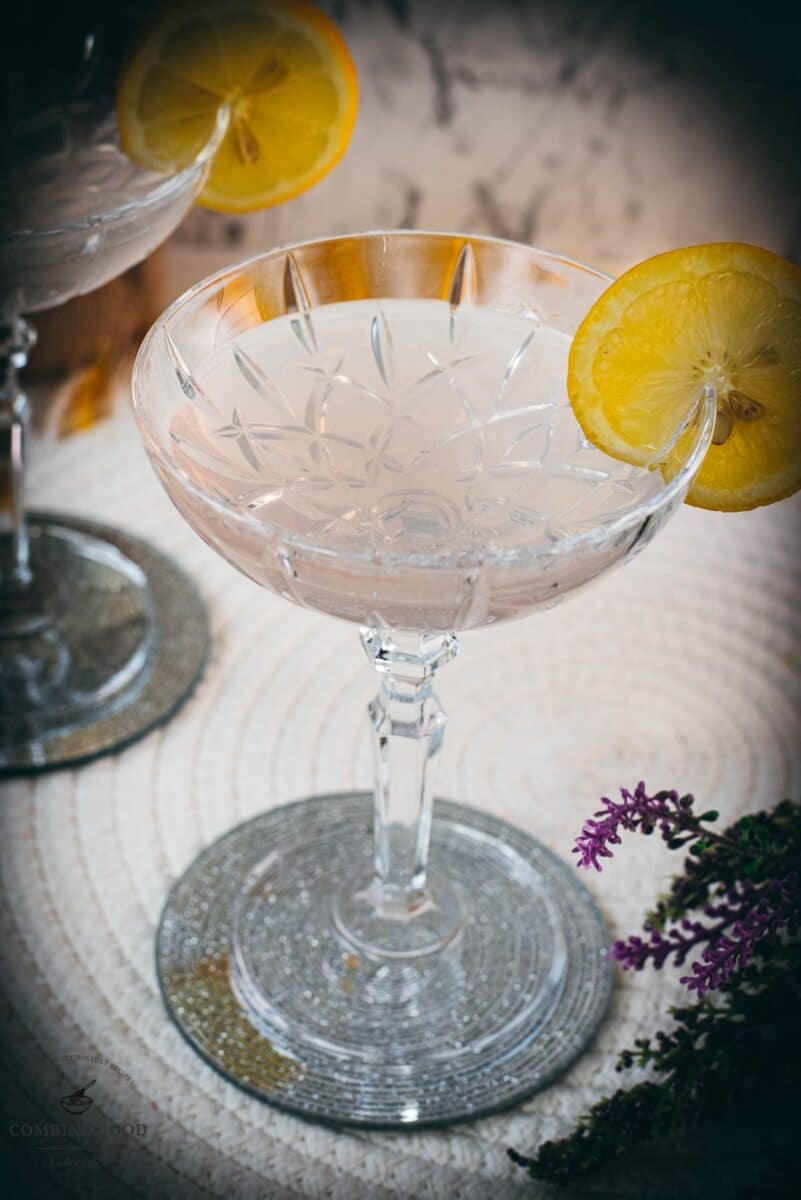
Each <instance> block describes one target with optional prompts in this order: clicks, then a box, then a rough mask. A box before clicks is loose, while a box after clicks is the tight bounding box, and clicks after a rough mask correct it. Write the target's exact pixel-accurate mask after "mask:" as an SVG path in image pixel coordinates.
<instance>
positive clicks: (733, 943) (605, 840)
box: [573, 782, 801, 1000]
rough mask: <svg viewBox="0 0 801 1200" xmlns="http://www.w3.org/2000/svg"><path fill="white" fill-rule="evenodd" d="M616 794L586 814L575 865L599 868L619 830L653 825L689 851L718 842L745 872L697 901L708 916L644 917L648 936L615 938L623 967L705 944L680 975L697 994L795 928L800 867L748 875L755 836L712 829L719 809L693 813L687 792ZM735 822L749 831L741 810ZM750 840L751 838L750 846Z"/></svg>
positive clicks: (641, 789) (613, 953) (658, 963)
mask: <svg viewBox="0 0 801 1200" xmlns="http://www.w3.org/2000/svg"><path fill="white" fill-rule="evenodd" d="M620 795H621V799H620V801H615V800H610V799H609V798H608V797H604V798H603V804H604V807H603V808H602V809H599V811H598V812H596V813H595V814H594V817H593V818H591V819H590V820H587V821H585V822H584V825H583V827H582V830H581V833H580V834H579V836H578V838H577V839H576V845H575V847H574V848H573V853H574V854H577V855H578V863H577V866H579V867H584V868H585V869H589V868H590V867H594V868H595V870H596V871H600V870H602V869H603V868H602V865H601V861H600V860H601V859H603V858H612V857H613V854H612V850H611V847H612V846H618V845H620V843H621V841H622V838H621V836H620V835H621V833H622V832H624V831H625V832H639V833H644V834H651V833H653V832H654V830H657V829H658V830H659V833H660V835H661V837H662V840H663V841H664V842H665V843H666V844H667V845H668V847H670V849H677V848H678V847H680V846H685V845H688V844H689V849H690V853H691V854H694V855H696V856H698V855H703V854H704V851H706V850H707V849H708V848H709V847H710V846H715V847H716V850H717V851H720V850H723V851H725V852H726V853H727V854H729V855H733V856H734V858H735V859H737V860H739V861H740V864H741V867H743V868H745V869H744V876H745V877H744V878H743V879H741V880H739V881H738V880H735V881H734V882H732V883H730V884H729V885H728V887H724V886H723V885H720V884H719V885H718V886H717V887H716V888H715V889H714V892H715V893H716V899H715V900H714V901H710V902H709V903H707V904H705V905H704V906H703V908H702V913H703V916H704V917H705V918H707V920H706V921H703V920H693V919H691V918H690V917H684V918H683V919H682V920H681V921H680V922H679V923H678V924H677V925H674V926H672V927H671V928H669V929H668V930H666V931H663V930H662V929H660V928H657V927H656V926H655V925H654V924H651V925H650V926H649V925H646V934H647V936H646V937H640V936H638V935H636V934H635V935H632V936H631V937H629V938H627V939H624V940H618V941H616V942H614V943H613V945H612V947H611V949H610V951H609V957H610V958H611V959H613V960H614V961H616V962H618V963H620V965H621V966H622V967H623V969H624V970H634V971H641V970H642V969H643V967H645V966H646V964H649V963H650V965H651V966H653V967H654V968H655V969H656V970H660V969H661V968H662V967H663V966H664V964H665V963H666V962H668V961H672V963H673V965H674V966H681V965H682V964H683V963H684V962H685V960H686V959H687V957H688V955H689V953H690V951H691V950H694V949H696V948H698V947H701V946H703V947H704V948H703V950H702V952H701V957H700V959H697V960H696V961H694V962H692V963H691V964H690V968H691V972H692V974H690V975H683V976H681V979H680V982H681V983H683V984H684V985H685V987H686V988H687V989H688V990H689V991H691V992H693V991H694V992H695V993H696V994H697V996H698V999H699V1000H702V999H703V998H704V997H705V996H706V994H707V992H709V991H710V990H712V989H714V988H721V987H724V986H725V985H726V984H727V983H728V982H729V980H730V979H731V977H732V975H733V974H734V972H735V971H736V970H737V969H738V968H740V967H744V966H745V965H746V963H748V961H749V960H750V959H751V957H752V955H753V953H754V948H755V946H756V945H757V943H758V942H761V941H763V940H767V941H771V940H775V939H776V937H777V936H778V935H779V934H780V933H781V932H782V931H788V932H790V933H793V932H795V931H797V929H798V927H799V921H800V920H801V885H800V884H799V877H798V874H797V873H796V872H792V873H791V874H790V875H787V876H784V877H782V878H779V879H775V878H770V877H769V878H767V879H763V880H762V881H761V882H759V881H757V880H755V879H753V878H748V877H747V876H748V866H749V860H750V866H751V867H753V866H754V864H755V862H756V859H755V858H754V853H755V850H758V848H759V845H760V841H759V838H756V839H754V838H753V836H752V835H750V834H747V835H746V836H745V838H744V840H743V841H742V842H740V843H738V842H737V841H732V840H730V839H729V838H727V837H725V836H724V837H721V836H719V835H717V834H714V833H711V832H710V831H709V830H708V829H706V828H704V827H703V822H706V821H714V820H716V819H717V815H718V814H717V813H716V812H714V811H710V812H706V813H702V814H701V815H698V814H696V813H695V812H694V811H693V804H694V800H693V797H692V796H690V795H685V796H679V793H678V792H676V791H662V792H657V793H656V794H655V795H653V796H649V795H648V794H647V792H646V789H645V784H644V783H642V782H640V783H638V784H637V787H636V788H635V789H634V791H633V792H630V791H629V790H628V788H621V790H620ZM740 825H741V826H742V827H743V832H744V833H747V831H748V829H749V828H750V827H749V826H748V818H743V820H742V821H741V822H740ZM751 841H755V845H754V846H751V845H750V842H751Z"/></svg>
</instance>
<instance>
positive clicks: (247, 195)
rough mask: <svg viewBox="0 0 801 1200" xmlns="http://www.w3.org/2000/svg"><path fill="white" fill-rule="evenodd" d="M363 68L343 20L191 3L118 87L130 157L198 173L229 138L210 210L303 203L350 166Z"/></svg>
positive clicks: (171, 14)
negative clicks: (198, 165) (342, 164)
mask: <svg viewBox="0 0 801 1200" xmlns="http://www.w3.org/2000/svg"><path fill="white" fill-rule="evenodd" d="M358 94H359V93H358V85H357V81H356V69H355V67H354V65H353V60H352V59H351V56H350V53H349V51H348V48H347V46H346V45H345V42H344V40H343V38H342V35H341V34H340V33H339V30H338V29H337V27H336V26H335V25H334V23H333V22H332V21H331V20H330V19H329V18H328V17H327V16H326V15H325V14H324V13H322V12H321V11H320V10H319V9H318V8H317V7H315V6H314V5H313V4H308V3H305V2H303V0H297V2H295V0H228V2H226V0H210V2H208V3H204V2H203V0H187V2H185V3H178V4H173V5H172V6H170V7H169V8H167V9H166V10H165V12H164V13H163V14H162V15H161V16H160V17H159V18H158V19H157V20H156V22H155V23H154V24H153V25H151V26H150V27H149V28H148V29H147V30H146V32H145V34H144V36H143V38H142V39H141V40H140V42H139V43H138V45H137V46H136V48H135V49H134V51H133V53H132V54H131V56H130V57H129V59H128V61H127V63H126V65H125V67H124V69H123V72H122V76H121V79H120V84H119V88H118V91H117V123H118V126H119V130H120V140H121V142H122V146H123V149H124V150H125V152H126V153H127V154H128V155H129V156H130V157H131V158H132V159H133V160H134V161H135V162H137V163H139V164H141V165H142V166H145V167H149V168H151V169H154V170H159V171H176V170H180V169H181V168H182V167H185V166H188V165H189V163H191V162H192V161H193V160H194V159H195V158H196V157H197V156H198V154H200V153H201V152H202V151H203V149H204V147H206V146H207V145H208V144H209V141H210V139H211V138H212V137H213V135H214V132H215V129H216V128H217V126H218V120H219V114H220V112H221V111H224V112H225V114H226V117H227V125H226V129H225V133H224V135H223V137H222V140H221V141H220V144H219V146H218V147H217V149H216V152H215V155H214V159H213V162H212V165H211V169H210V171H209V176H208V179H207V181H206V186H205V188H204V190H203V192H202V193H201V195H200V198H199V202H200V203H201V204H203V205H205V206H206V207H208V208H213V209H216V210H218V211H222V212H251V211H253V210H254V209H258V208H266V207H269V206H271V205H273V204H279V203H281V202H282V201H284V200H289V199H291V198H292V197H293V196H297V195H298V194H299V193H300V192H303V191H306V189H307V188H310V187H312V185H313V184H315V183H316V182H317V181H318V180H319V179H321V178H322V177H323V175H325V174H327V173H328V172H329V171H330V170H331V169H332V168H333V167H334V166H335V165H336V164H337V162H338V161H339V159H340V158H341V157H342V155H343V154H344V153H345V150H346V149H347V145H348V142H349V141H350V137H351V134H352V132H353V126H354V123H355V120H356V110H357V107H358Z"/></svg>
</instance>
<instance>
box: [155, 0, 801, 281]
mask: <svg viewBox="0 0 801 1200" xmlns="http://www.w3.org/2000/svg"><path fill="white" fill-rule="evenodd" d="M328 8H329V11H331V12H332V13H333V15H334V16H335V17H336V18H337V20H339V22H340V24H341V27H342V29H343V32H344V34H345V36H346V38H347V40H348V43H349V45H350V47H351V50H352V52H353V55H354V58H355V60H356V64H357V68H358V72H359V79H360V85H361V106H360V112H359V118H358V122H357V126H356V131H355V134H354V137H353V142H352V144H351V147H350V150H349V152H348V154H347V155H346V156H345V158H344V160H343V161H342V162H341V163H340V165H339V166H338V167H337V168H336V170H335V171H334V172H333V173H332V174H331V175H330V176H329V177H328V178H326V179H325V180H324V181H323V182H322V183H320V184H319V185H318V186H317V187H316V188H315V189H313V190H312V191H311V192H309V193H307V194H306V195H304V196H301V197H299V198H297V199H296V200H293V201H291V202H289V203H287V204H285V205H284V206H282V207H279V208H277V209H273V210H268V211H266V212H263V213H258V214H254V215H252V216H248V217H246V218H241V219H231V218H228V217H224V216H219V215H216V214H211V213H207V212H204V211H202V210H196V211H195V212H194V213H193V214H192V215H191V216H190V218H189V219H188V220H187V222H186V223H185V225H184V226H183V228H182V229H181V230H180V231H179V233H178V235H177V237H176V240H175V244H174V247H173V252H172V264H173V280H172V287H173V290H179V289H181V288H183V287H184V286H186V285H188V284H189V283H191V282H193V281H194V280H195V279H197V278H198V277H199V276H200V275H202V274H204V273H206V272H207V271H210V270H214V269H216V268H217V267H218V266H221V265H223V264H225V263H226V262H229V261H231V260H234V259H236V258H237V257H240V256H242V257H243V256H245V255H247V254H248V253H255V252H257V251H258V250H260V249H263V248H267V247H269V246H271V245H275V244H281V243H284V242H288V241H293V240H300V239H303V238H307V237H315V236H318V235H324V234H334V233H345V232H354V231H357V230H360V229H365V228H376V227H384V228H389V227H399V226H403V227H416V228H429V229H453V230H458V231H464V232H471V233H491V234H495V235H497V236H501V237H508V238H513V239H519V240H522V241H530V242H535V243H538V244H540V245H542V246H546V247H548V248H551V249H557V250H559V251H561V252H563V253H567V254H569V255H572V256H574V257H576V258H579V259H582V260H584V261H587V262H589V263H591V264H593V265H596V266H600V267H602V268H604V269H607V270H609V271H610V272H613V273H614V272H618V271H620V270H622V269H623V268H625V267H626V266H628V265H630V264H632V263H633V262H636V261H637V260H639V259H641V258H643V257H645V256H647V255H649V254H653V253H656V252H657V251H659V250H664V249H669V248H672V247H674V246H677V245H682V244H688V243H691V242H693V241H709V240H723V239H732V240H742V241H751V242H756V243H759V244H762V245H764V246H767V247H768V248H770V249H773V250H776V251H778V252H780V253H783V254H785V255H787V256H790V257H794V258H796V259H799V258H801V199H800V198H799V197H801V158H799V155H798V153H797V145H798V133H799V126H801V120H799V106H798V104H797V101H798V93H797V92H796V91H794V86H795V85H794V79H793V68H792V64H791V63H790V59H789V50H787V51H786V52H785V54H784V56H783V54H782V45H783V43H782V39H781V36H776V35H777V33H779V32H780V28H781V27H780V26H778V25H776V24H775V23H773V22H772V21H771V19H770V12H769V6H768V10H766V9H765V7H764V5H763V6H760V14H761V16H762V18H763V20H761V21H760V22H756V21H754V22H752V23H751V24H749V25H748V26H745V25H743V27H742V29H741V28H740V27H738V26H737V25H736V24H732V22H733V21H736V19H737V18H736V16H735V15H733V13H732V11H731V10H728V12H727V10H726V9H725V8H724V6H722V5H716V4H715V2H714V0H707V3H706V4H702V5H700V6H696V8H700V10H702V14H701V15H699V13H697V12H696V13H694V12H693V9H692V6H690V5H684V4H683V3H682V0H675V2H674V4H672V5H671V6H670V7H669V10H667V9H666V10H665V12H664V13H663V14H662V15H661V16H657V15H656V12H655V9H656V6H653V8H652V6H650V5H649V4H648V3H639V4H633V3H595V4H591V3H577V2H575V0H574V2H572V3H571V2H570V0H563V2H562V3H561V4H554V3H543V2H537V0H528V2H526V0H494V2H492V0H490V2H488V3H484V4H477V3H475V4H474V3H468V2H466V0H464V2H462V3H434V2H431V0H429V2H425V0H383V2H379V0H341V2H339V3H335V4H329V5H328ZM743 20H745V18H743ZM771 31H773V32H771ZM744 32H747V33H748V40H747V39H746V38H745V37H744V36H742V35H743V34H744ZM769 34H770V37H771V38H772V40H768V38H769Z"/></svg>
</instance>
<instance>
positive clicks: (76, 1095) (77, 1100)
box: [59, 1079, 97, 1117]
mask: <svg viewBox="0 0 801 1200" xmlns="http://www.w3.org/2000/svg"><path fill="white" fill-rule="evenodd" d="M96 1082H97V1081H96V1080H95V1079H93V1080H92V1083H87V1084H85V1086H84V1087H82V1088H78V1089H77V1091H74V1092H70V1094H69V1095H68V1096H62V1097H61V1099H60V1100H59V1104H60V1105H61V1107H62V1108H63V1109H64V1111H65V1112H68V1113H69V1114H70V1116H73V1117H78V1116H80V1115H81V1113H85V1112H86V1110H87V1109H88V1108H91V1107H92V1097H91V1096H87V1095H86V1093H87V1092H88V1091H89V1088H90V1087H91V1086H92V1084H94V1083H96Z"/></svg>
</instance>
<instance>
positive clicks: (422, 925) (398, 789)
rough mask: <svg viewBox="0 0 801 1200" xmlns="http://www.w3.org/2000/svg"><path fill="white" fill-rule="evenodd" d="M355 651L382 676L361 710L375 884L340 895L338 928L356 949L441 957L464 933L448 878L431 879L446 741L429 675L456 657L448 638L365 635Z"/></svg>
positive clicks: (376, 632) (379, 631) (386, 632)
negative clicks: (436, 779)
mask: <svg viewBox="0 0 801 1200" xmlns="http://www.w3.org/2000/svg"><path fill="white" fill-rule="evenodd" d="M362 645H363V646H364V649H365V651H366V653H367V656H368V658H369V659H370V661H371V662H372V664H373V666H374V667H375V668H376V670H377V671H378V672H379V673H380V676H381V686H380V688H379V691H378V694H377V695H376V696H375V698H374V699H373V700H372V701H371V702H370V704H369V706H368V714H369V717H370V725H371V728H372V732H373V747H374V753H375V766H376V775H375V794H374V796H375V804H374V818H373V878H372V880H371V881H369V882H368V884H367V886H366V887H364V886H362V885H361V884H360V886H359V889H358V890H357V891H355V892H353V891H352V884H351V885H348V886H347V887H346V889H345V892H344V893H343V894H342V895H341V896H340V898H339V901H338V904H337V908H336V912H335V919H336V922H337V925H338V926H339V928H340V930H341V932H343V933H344V934H345V936H346V937H348V938H349V939H350V940H351V941H352V942H354V943H355V944H356V945H358V946H359V948H360V949H362V950H364V951H367V952H370V953H372V954H374V955H377V956H378V957H386V956H389V957H392V958H404V957H418V956H420V955H423V954H430V953H433V952H435V951H438V950H440V949H442V948H443V947H444V946H445V945H447V944H448V942H450V941H451V940H452V939H453V937H454V936H455V934H456V932H458V929H459V928H460V925H461V904H460V900H459V897H458V896H457V895H456V894H455V892H454V891H453V889H452V888H451V886H450V885H449V883H448V881H447V879H445V878H442V877H437V876H436V875H435V876H434V877H433V878H431V879H430V878H429V873H428V847H429V841H430V838H431V817H432V802H433V791H432V777H433V768H434V766H435V759H436V757H437V755H438V753H439V750H440V747H441V746H442V738H443V734H444V732H445V720H446V717H445V710H444V709H443V708H442V706H441V704H440V702H439V700H438V699H437V696H436V693H435V692H434V686H433V684H434V673H435V672H436V671H437V669H438V668H439V667H441V666H443V665H444V664H445V663H447V662H450V660H451V659H452V658H454V657H455V655H456V653H457V651H458V642H457V640H456V637H455V636H454V635H453V634H398V633H394V632H392V631H390V630H387V629H379V628H363V629H362Z"/></svg>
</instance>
